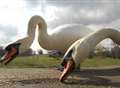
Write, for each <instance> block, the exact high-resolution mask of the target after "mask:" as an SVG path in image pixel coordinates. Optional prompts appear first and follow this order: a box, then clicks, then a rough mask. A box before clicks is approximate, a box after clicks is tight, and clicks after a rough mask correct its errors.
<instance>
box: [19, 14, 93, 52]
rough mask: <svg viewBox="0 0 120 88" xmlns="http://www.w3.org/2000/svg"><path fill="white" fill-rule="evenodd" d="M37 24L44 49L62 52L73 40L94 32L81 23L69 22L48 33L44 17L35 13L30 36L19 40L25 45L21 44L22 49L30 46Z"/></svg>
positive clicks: (39, 38)
mask: <svg viewBox="0 0 120 88" xmlns="http://www.w3.org/2000/svg"><path fill="white" fill-rule="evenodd" d="M36 25H38V31H39V37H38V41H39V44H40V45H41V46H42V47H43V48H44V49H47V50H59V51H61V52H65V51H66V50H67V49H68V47H69V46H70V45H71V44H72V43H73V42H75V41H76V40H78V39H79V38H82V37H83V36H85V35H87V34H89V33H91V32H92V30H90V29H89V28H87V27H85V26H83V25H80V24H67V25H64V26H61V27H57V28H56V29H54V30H52V31H51V33H48V31H47V25H46V22H45V21H44V19H43V18H42V17H40V16H37V15H35V16H33V17H31V19H30V21H29V23H28V37H26V38H24V39H22V40H18V41H17V42H18V43H21V44H22V45H23V46H22V45H21V46H20V47H21V49H26V48H28V47H30V45H31V43H32V42H33V39H34V36H35V29H36ZM25 41H27V43H26V44H24V43H25ZM24 46H25V47H24Z"/></svg>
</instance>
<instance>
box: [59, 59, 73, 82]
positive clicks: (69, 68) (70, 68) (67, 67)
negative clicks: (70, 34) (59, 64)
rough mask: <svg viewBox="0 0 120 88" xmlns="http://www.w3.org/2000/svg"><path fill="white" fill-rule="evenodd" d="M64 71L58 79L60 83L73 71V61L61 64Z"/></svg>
mask: <svg viewBox="0 0 120 88" xmlns="http://www.w3.org/2000/svg"><path fill="white" fill-rule="evenodd" d="M63 67H64V70H63V72H62V74H61V76H60V78H59V80H60V81H61V82H64V80H66V79H67V77H68V76H69V75H70V73H71V72H72V71H73V69H74V68H75V63H74V61H73V59H70V60H68V61H67V62H65V63H64V64H63Z"/></svg>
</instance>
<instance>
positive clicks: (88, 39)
mask: <svg viewBox="0 0 120 88" xmlns="http://www.w3.org/2000/svg"><path fill="white" fill-rule="evenodd" d="M106 38H110V39H112V40H113V41H114V42H115V43H117V44H120V32H119V31H117V30H113V29H109V28H108V29H107V28H106V29H101V30H99V31H96V32H94V33H91V34H89V35H88V36H85V37H83V38H81V39H79V40H77V41H76V42H75V43H73V44H72V45H71V46H70V48H69V49H68V50H67V52H66V54H65V56H64V59H63V62H62V65H63V66H64V65H65V64H66V63H69V66H68V65H67V70H65V72H64V73H63V74H62V76H61V78H60V80H61V81H63V80H64V79H65V77H66V74H67V75H68V72H70V71H69V69H70V68H71V67H72V68H73V67H74V68H75V67H77V66H78V65H79V64H80V63H82V62H83V61H84V60H85V58H87V57H88V55H89V53H90V52H91V51H92V50H93V49H94V48H95V46H96V45H97V44H98V43H99V42H101V41H102V40H104V39H106Z"/></svg>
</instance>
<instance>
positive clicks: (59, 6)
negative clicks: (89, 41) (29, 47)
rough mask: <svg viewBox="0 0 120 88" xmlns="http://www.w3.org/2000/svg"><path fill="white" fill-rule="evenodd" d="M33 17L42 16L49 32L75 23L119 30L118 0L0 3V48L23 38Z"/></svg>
mask: <svg viewBox="0 0 120 88" xmlns="http://www.w3.org/2000/svg"><path fill="white" fill-rule="evenodd" d="M32 15H41V16H42V17H43V18H44V19H45V20H46V22H47V24H48V29H54V28H55V27H57V26H59V25H63V24H69V23H78V24H84V25H86V26H88V27H90V28H93V29H96V28H101V27H113V28H116V29H119V27H120V26H119V25H120V1H119V0H0V45H4V44H7V43H9V42H11V41H15V39H17V38H20V37H24V36H25V35H26V32H27V23H28V20H29V19H30V17H31V16H32Z"/></svg>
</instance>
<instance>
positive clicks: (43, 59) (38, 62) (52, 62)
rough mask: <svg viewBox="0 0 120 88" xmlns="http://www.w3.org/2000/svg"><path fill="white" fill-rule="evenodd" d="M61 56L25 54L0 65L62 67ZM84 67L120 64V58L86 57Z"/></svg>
mask: <svg viewBox="0 0 120 88" xmlns="http://www.w3.org/2000/svg"><path fill="white" fill-rule="evenodd" d="M60 62H61V58H59V57H58V58H57V57H49V56H44V55H42V56H25V57H17V58H15V59H14V60H13V61H12V62H11V63H9V64H8V65H7V66H4V65H3V64H0V67H38V68H39V67H40V68H52V67H60ZM81 66H82V67H103V66H120V59H113V58H108V57H94V58H92V59H86V60H85V62H84V63H83V64H82V65H81Z"/></svg>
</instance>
